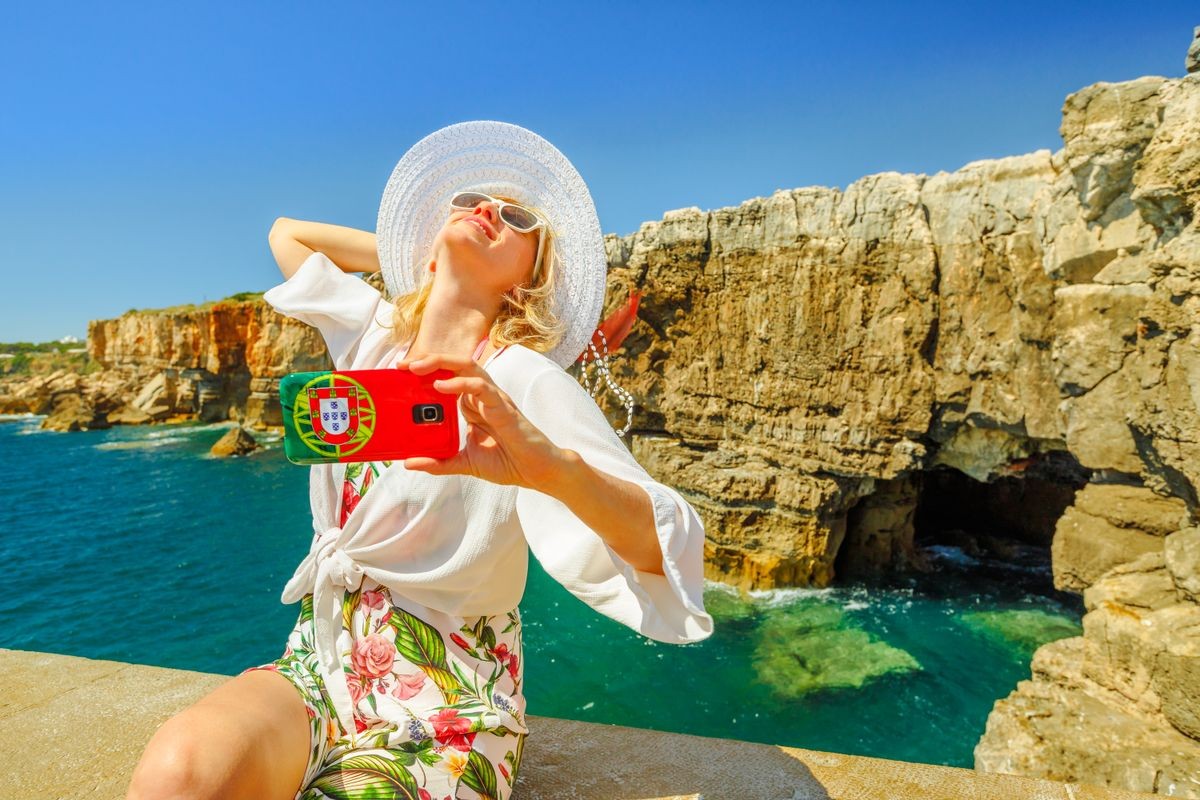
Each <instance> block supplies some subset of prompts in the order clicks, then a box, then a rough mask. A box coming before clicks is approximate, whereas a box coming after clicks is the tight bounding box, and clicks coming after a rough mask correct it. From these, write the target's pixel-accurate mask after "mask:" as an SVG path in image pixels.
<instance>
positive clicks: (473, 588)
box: [264, 252, 713, 731]
mask: <svg viewBox="0 0 1200 800" xmlns="http://www.w3.org/2000/svg"><path fill="white" fill-rule="evenodd" d="M264 300H266V301H267V302H268V303H269V304H270V305H271V306H272V307H274V308H275V310H276V311H278V312H279V313H281V314H284V315H285V316H288V317H292V318H293V319H297V320H300V321H301V322H304V323H307V324H309V325H312V326H313V327H315V328H317V329H318V330H319V331H320V333H321V335H322V336H323V337H324V340H325V343H326V345H327V346H328V348H329V353H330V356H331V357H332V359H333V364H334V369H337V370H352V369H380V368H384V367H388V366H392V365H394V364H395V363H396V362H397V361H398V360H400V358H401V357H402V356H403V354H404V352H405V351H406V350H407V345H405V344H404V343H399V344H397V343H395V342H393V341H392V340H391V338H390V337H391V330H390V327H391V324H392V313H393V306H392V304H391V303H389V302H387V301H386V300H384V298H383V295H382V294H380V292H379V291H378V290H376V289H375V288H374V287H372V286H371V285H370V284H368V283H366V282H365V281H363V280H361V279H360V278H358V277H356V276H355V275H351V274H348V273H345V272H343V271H342V270H341V269H340V268H338V266H337V265H335V264H334V263H333V262H332V261H331V260H330V259H329V258H328V257H327V256H326V255H325V254H323V253H320V252H314V253H313V254H312V255H311V256H309V257H308V258H307V259H306V260H305V261H304V263H303V264H302V265H301V266H300V268H299V270H297V271H296V272H295V273H294V274H293V275H292V277H291V278H289V279H288V280H286V281H285V282H283V283H281V284H279V285H278V286H275V287H274V288H272V289H270V290H269V291H267V292H266V293H265V295H264ZM485 369H486V371H487V372H488V374H489V375H490V376H491V377H492V379H493V380H494V381H495V382H496V383H497V384H498V385H499V387H500V388H501V389H502V390H504V392H505V393H507V394H508V395H509V396H510V397H511V398H512V399H513V400H514V401H515V402H516V404H517V406H518V408H519V409H520V411H521V413H522V414H524V415H525V416H526V417H527V418H528V419H529V420H530V422H532V423H533V424H534V425H535V426H536V427H537V428H539V429H540V430H541V431H542V432H543V433H544V434H545V435H546V436H547V437H548V438H549V439H550V440H551V441H553V442H554V443H555V444H556V445H558V446H560V447H564V448H569V449H572V450H575V451H577V452H578V453H579V454H580V456H582V458H583V459H584V460H585V461H586V462H587V463H588V464H590V465H591V466H593V467H595V468H596V469H599V470H602V471H604V472H607V473H610V474H612V475H615V476H617V477H620V478H623V479H626V480H629V481H632V482H634V483H636V484H637V485H639V486H641V487H642V488H643V489H644V490H645V491H646V493H647V494H648V495H649V496H650V499H651V500H652V502H653V507H654V521H655V532H656V533H657V535H658V540H659V543H660V544H661V545H662V551H663V562H662V566H663V570H664V572H665V575H658V574H655V573H652V572H645V571H641V570H637V569H635V568H633V567H632V566H631V565H630V564H628V563H627V562H626V561H625V560H624V559H622V558H621V557H620V556H618V555H617V554H616V552H615V551H614V550H613V549H612V548H611V547H609V546H608V544H607V543H606V542H605V541H604V540H603V539H602V538H601V537H600V536H599V535H598V534H596V533H595V532H594V531H593V530H592V529H591V528H589V527H588V526H587V525H585V524H584V523H583V522H582V521H581V520H580V519H579V518H578V517H577V516H575V514H574V513H573V512H572V511H571V510H570V509H569V508H568V507H567V506H566V505H565V504H564V503H562V502H560V501H559V500H556V499H555V498H553V497H550V496H549V495H546V494H544V493H542V492H538V491H536V490H533V489H526V488H521V487H516V486H504V485H499V484H495V483H491V482H490V481H486V480H482V479H479V478H475V477H471V476H463V475H429V474H427V473H424V472H420V471H418V470H407V469H405V468H404V464H403V461H396V462H394V463H393V464H392V465H391V466H390V467H389V468H387V469H386V470H384V471H383V472H382V474H381V475H380V476H379V478H378V480H377V482H376V484H375V485H374V487H373V488H372V489H371V491H370V492H369V493H367V494H366V495H364V496H363V498H362V501H361V502H360V503H359V504H358V505H357V507H355V508H354V510H353V512H352V513H351V514H350V515H349V517H348V518H347V519H346V522H345V525H344V526H342V527H339V526H338V524H337V523H338V521H339V519H340V516H339V510H340V507H339V500H340V494H341V488H342V484H343V477H344V475H345V472H346V465H345V464H344V463H336V464H318V465H314V466H312V467H310V468H309V469H310V473H309V493H310V500H311V504H312V514H313V531H314V536H313V540H312V544H311V549H310V551H309V553H308V555H307V556H306V557H305V558H304V560H303V561H302V562H301V563H300V565H299V567H298V568H297V569H296V572H295V574H294V575H293V576H292V578H291V580H289V581H288V583H287V585H286V587H285V588H284V590H283V596H282V600H283V602H284V603H295V602H298V601H299V600H301V599H302V598H303V597H304V595H306V594H308V593H312V594H313V605H314V608H313V619H314V623H315V629H316V650H317V654H318V660H319V661H320V664H321V667H322V673H323V675H322V677H323V679H324V680H325V683H326V685H327V688H328V691H329V694H330V696H331V697H332V698H333V700H334V705H335V707H336V709H337V713H338V717H339V719H340V720H341V722H342V724H343V727H346V728H347V729H348V730H351V731H353V730H354V726H353V724H352V723H351V701H350V694H349V691H348V689H347V686H346V681H345V678H344V676H343V674H342V669H341V667H340V663H341V662H340V655H341V654H339V653H337V652H335V651H336V647H337V644H336V643H337V635H338V633H339V631H340V618H341V608H340V607H339V606H338V602H337V601H338V596H339V593H340V591H341V590H342V589H346V588H349V589H354V588H355V587H357V586H358V585H359V584H360V583H361V581H362V578H363V576H367V577H369V578H371V579H372V580H374V581H376V582H378V583H379V584H382V585H383V586H386V587H388V589H389V590H390V591H391V592H393V594H394V595H395V596H402V597H408V598H410V599H412V600H413V601H414V602H416V603H419V604H421V605H424V606H427V607H429V608H431V609H436V610H438V611H443V612H445V613H447V614H452V615H456V616H464V617H467V616H474V615H491V614H503V613H505V612H508V611H509V610H511V609H513V608H515V607H516V606H517V605H518V603H519V601H520V600H521V596H522V594H523V593H524V590H525V580H526V571H527V559H528V551H527V547H528V549H529V550H532V551H533V554H534V555H535V556H536V557H537V559H538V561H539V562H540V563H541V565H542V566H543V567H544V568H545V570H546V572H547V573H548V574H549V575H550V576H552V577H553V578H554V579H555V580H557V581H558V582H559V583H560V584H562V585H563V586H564V587H566V589H567V590H568V591H570V592H571V594H573V595H575V596H576V597H578V598H579V599H580V600H582V601H583V602H585V603H587V604H588V605H590V606H591V607H592V608H594V609H596V610H597V611H599V612H601V613H602V614H605V615H606V616H608V617H611V618H612V619H615V620H617V621H618V622H620V623H622V624H624V625H627V626H628V627H630V628H632V629H634V630H636V631H638V632H640V633H641V634H643V635H645V636H648V637H650V638H652V639H656V640H658V641H661V642H668V643H673V644H684V643H688V642H695V641H699V640H701V639H704V638H706V637H708V636H709V635H710V634H711V633H712V630H713V620H712V617H710V616H709V615H708V613H707V612H706V611H705V609H704V601H703V588H704V578H703V557H704V554H703V548H704V527H703V524H702V523H701V521H700V518H699V516H698V515H697V514H696V512H695V510H694V509H693V508H692V507H691V506H690V505H689V504H688V502H687V501H686V500H684V499H683V497H681V496H680V495H679V493H678V492H676V491H675V490H674V489H672V488H670V487H668V486H665V485H663V484H662V483H659V482H658V481H656V480H654V478H652V477H651V476H650V475H649V473H647V472H646V470H645V469H643V468H642V466H641V465H640V464H638V462H637V461H636V460H635V459H634V457H633V455H632V454H631V453H630V452H629V450H628V448H627V447H626V446H625V444H624V443H623V442H622V441H621V439H620V438H619V437H618V436H617V435H616V432H615V431H614V430H613V428H612V426H611V425H610V424H609V422H608V420H607V419H606V418H605V416H604V413H603V412H602V411H601V410H600V408H599V407H598V406H597V405H596V403H595V401H594V400H593V399H592V398H591V397H590V396H589V395H588V393H587V391H586V390H585V389H584V388H583V387H582V386H581V385H580V384H579V382H578V381H577V380H576V379H575V378H573V377H572V376H571V375H570V374H568V373H567V372H566V371H565V370H564V369H563V368H562V367H560V366H559V365H558V364H556V363H555V362H553V361H551V360H550V359H549V358H547V357H546V356H544V355H543V354H541V353H538V352H536V351H534V350H531V349H529V348H527V347H523V346H521V345H510V346H508V347H506V348H504V349H503V350H501V351H500V352H499V353H497V354H494V355H493V356H492V357H491V358H490V359H489V360H488V363H487V364H485ZM459 423H460V429H461V436H462V437H463V440H465V436H466V421H465V420H464V419H463V418H462V414H461V410H460V411H459ZM452 632H453V631H442V633H443V635H444V636H449V634H450V633H452Z"/></svg>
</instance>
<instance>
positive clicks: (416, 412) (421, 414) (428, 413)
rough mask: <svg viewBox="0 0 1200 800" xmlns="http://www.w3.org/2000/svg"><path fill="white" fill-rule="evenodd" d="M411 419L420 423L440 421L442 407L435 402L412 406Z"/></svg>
mask: <svg viewBox="0 0 1200 800" xmlns="http://www.w3.org/2000/svg"><path fill="white" fill-rule="evenodd" d="M413 421H414V422H416V423H418V424H422V423H428V422H441V421H442V407H441V406H440V405H438V404H437V403H426V404H422V405H418V406H413Z"/></svg>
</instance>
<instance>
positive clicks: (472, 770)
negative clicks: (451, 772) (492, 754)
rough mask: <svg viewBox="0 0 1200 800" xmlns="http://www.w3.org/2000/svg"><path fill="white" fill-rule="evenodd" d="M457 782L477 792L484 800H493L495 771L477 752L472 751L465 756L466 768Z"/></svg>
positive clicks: (494, 795) (494, 794)
mask: <svg viewBox="0 0 1200 800" xmlns="http://www.w3.org/2000/svg"><path fill="white" fill-rule="evenodd" d="M459 780H460V781H461V782H462V783H465V784H466V785H467V786H470V787H471V788H472V789H474V790H475V791H477V792H479V794H480V795H482V796H483V797H484V798H486V800H495V797H496V770H495V768H494V767H492V762H490V761H488V760H487V759H486V758H484V756H483V754H482V753H480V752H479V751H478V750H472V751H471V753H470V755H468V756H467V768H466V769H465V770H464V771H463V774H462V777H461V778H459Z"/></svg>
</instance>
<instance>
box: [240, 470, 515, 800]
mask: <svg viewBox="0 0 1200 800" xmlns="http://www.w3.org/2000/svg"><path fill="white" fill-rule="evenodd" d="M391 464H392V462H391V461H379V462H363V463H351V464H347V465H346V476H345V480H344V482H343V487H342V489H343V490H342V503H341V522H340V524H342V525H344V524H345V522H346V518H347V517H348V516H349V515H350V513H351V512H352V511H353V510H354V507H355V506H356V505H357V504H358V502H359V500H360V499H361V498H362V497H363V496H364V495H365V494H366V493H367V492H368V491H370V488H371V486H372V485H373V483H374V482H375V481H376V479H377V478H378V477H379V474H380V473H381V472H382V470H384V469H387V468H388V467H389V466H391ZM340 605H341V609H342V614H341V620H340V623H341V632H340V633H339V635H338V651H339V652H340V653H341V654H342V659H341V661H342V669H343V671H344V672H345V675H346V682H347V685H348V687H349V689H350V697H351V701H352V702H353V704H354V725H355V731H354V735H353V737H351V735H350V732H348V731H345V730H342V727H341V725H340V724H339V722H338V719H337V714H336V713H335V712H334V709H333V703H332V701H331V700H330V698H329V695H328V694H327V692H326V691H325V686H324V682H323V680H322V679H321V677H320V670H319V666H318V662H317V657H316V654H315V652H314V650H313V639H314V632H313V599H312V595H311V594H310V595H307V596H305V597H304V599H303V600H302V601H301V603H300V616H299V618H298V619H297V620H296V625H295V627H294V628H293V630H292V632H291V634H290V635H289V637H288V641H287V647H286V649H285V651H284V653H283V655H282V656H281V657H280V658H278V659H277V660H275V661H273V662H271V663H270V664H264V665H262V666H259V667H252V668H251V669H265V670H271V671H274V672H276V673H278V674H280V675H282V676H283V677H285V678H287V679H288V680H289V681H290V682H291V683H292V684H293V685H294V686H295V687H296V688H297V690H299V692H300V695H301V697H302V698H303V700H304V703H305V706H306V707H307V710H308V716H309V722H310V725H311V729H310V734H311V735H310V751H309V759H308V768H307V769H306V771H305V774H304V780H303V782H302V783H301V786H300V788H299V791H298V792H297V794H296V798H297V800H321V799H323V798H333V799H334V800H367V798H392V797H396V798H411V800H457V799H458V798H468V799H472V800H473V799H475V798H494V800H507V798H508V797H509V795H510V794H511V792H512V784H513V781H515V780H516V777H517V769H518V767H519V766H520V763H521V751H522V749H523V746H524V743H525V737H526V736H527V735H528V729H527V728H526V727H525V715H524V707H525V701H524V696H523V695H522V693H521V686H522V672H523V670H522V666H523V664H522V660H521V617H520V613H519V610H518V609H516V608H514V609H512V610H511V611H509V612H507V613H504V614H496V615H493V616H487V617H455V616H451V615H449V614H445V613H442V612H440V611H434V610H432V609H429V608H426V607H424V606H421V605H419V604H416V603H413V602H411V601H410V600H408V599H407V598H404V597H399V596H394V595H392V594H391V593H390V592H389V590H388V589H387V587H385V586H381V585H379V584H377V583H376V582H374V581H372V580H370V579H365V580H364V581H363V583H362V585H361V586H359V588H358V589H356V590H354V591H344V592H343V595H342V602H341V604H340ZM247 671H249V670H247ZM352 739H353V741H352Z"/></svg>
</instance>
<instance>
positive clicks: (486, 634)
mask: <svg viewBox="0 0 1200 800" xmlns="http://www.w3.org/2000/svg"><path fill="white" fill-rule="evenodd" d="M480 641H481V642H482V643H483V646H484V647H486V648H488V649H489V650H490V649H493V648H495V647H496V632H495V631H494V630H492V626H491V625H485V626H483V636H481V637H480Z"/></svg>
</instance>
